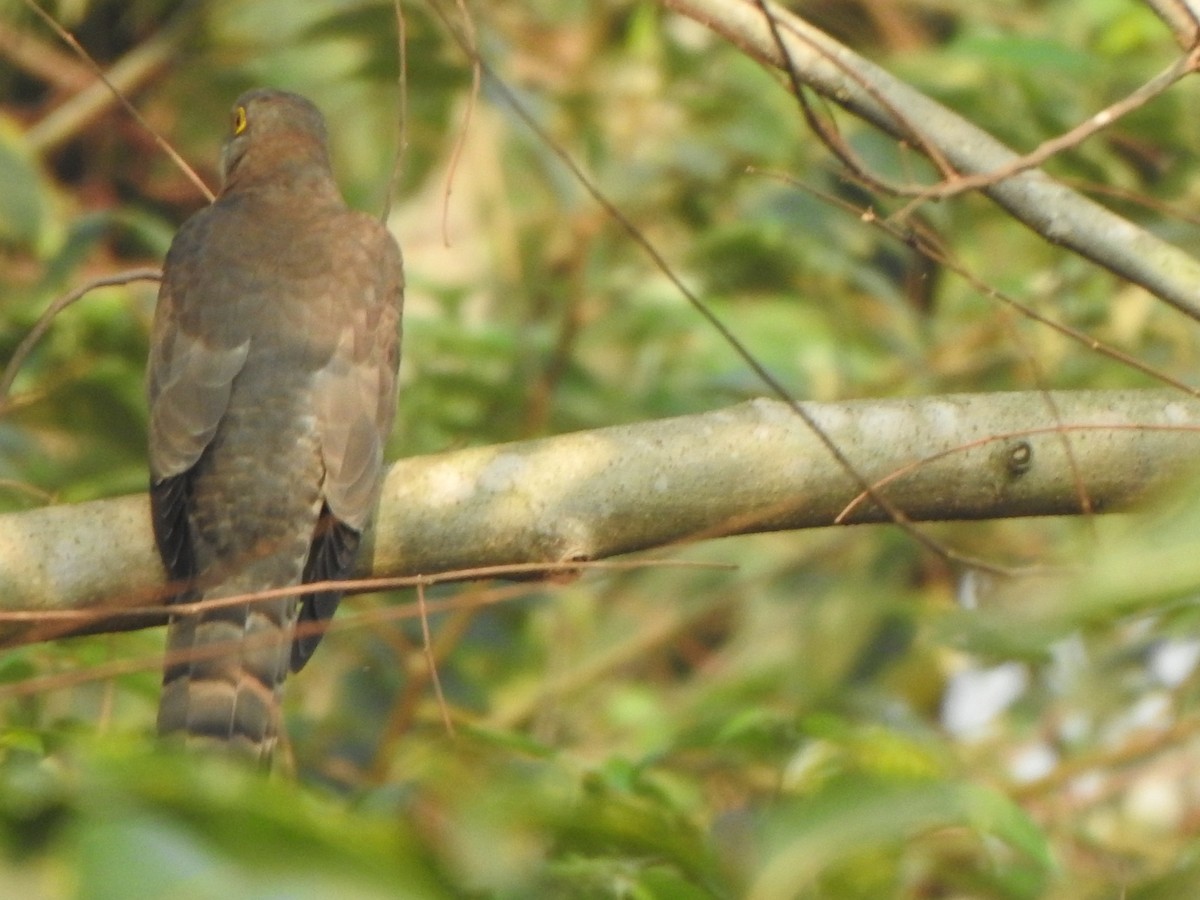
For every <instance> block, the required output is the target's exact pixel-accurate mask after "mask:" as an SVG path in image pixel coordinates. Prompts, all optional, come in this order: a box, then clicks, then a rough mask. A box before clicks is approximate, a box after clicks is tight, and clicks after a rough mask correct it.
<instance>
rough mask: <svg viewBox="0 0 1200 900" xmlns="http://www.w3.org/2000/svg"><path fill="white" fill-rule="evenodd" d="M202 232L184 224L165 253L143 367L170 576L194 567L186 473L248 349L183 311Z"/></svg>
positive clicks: (157, 505)
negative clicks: (208, 332)
mask: <svg viewBox="0 0 1200 900" xmlns="http://www.w3.org/2000/svg"><path fill="white" fill-rule="evenodd" d="M197 218H199V219H203V215H201V216H199V217H197ZM189 224H190V223H189ZM201 224H202V222H201ZM201 234H202V230H201V229H197V228H194V227H193V228H188V226H185V228H184V229H183V230H181V231H180V234H179V236H178V237H177V238H176V241H175V243H174V244H173V245H172V252H171V254H169V255H168V257H167V262H166V265H165V266H164V269H163V280H162V285H161V287H160V288H159V293H158V304H157V306H156V308H155V313H154V330H153V335H152V338H151V342H150V347H151V350H150V359H149V363H148V366H147V373H146V382H147V384H146V386H147V394H148V396H149V401H150V441H149V452H150V475H151V479H150V480H151V485H150V501H151V509H152V512H153V517H154V532H155V535H156V537H157V538H158V546H159V551H160V554H161V555H162V559H163V564H164V565H165V566H166V568H167V571H168V573H169V575H170V576H171V578H172V579H175V580H183V579H187V578H191V577H192V576H194V575H195V574H196V572H195V565H194V561H193V559H192V548H191V546H190V538H189V536H188V526H187V508H188V496H189V487H188V472H189V471H190V470H191V468H192V467H193V466H194V465H195V464H196V462H197V461H198V460H199V459H200V455H201V454H202V453H203V452H204V448H205V447H207V446H208V445H209V443H210V442H211V441H212V438H213V435H214V434H215V433H216V431H217V427H218V425H219V424H220V421H221V417H222V416H223V415H224V414H225V411H226V409H227V408H228V406H229V396H230V392H231V390H232V388H233V380H234V378H235V377H236V376H237V374H238V372H240V371H241V370H242V367H243V366H244V365H245V362H246V356H247V354H248V353H249V350H250V340H249V338H248V337H245V336H243V337H242V338H240V339H237V338H232V337H231V333H230V332H228V331H226V332H225V333H224V334H222V335H220V336H219V337H218V336H210V335H206V334H205V333H204V327H203V323H204V322H205V317H203V316H196V315H192V314H190V311H191V310H190V306H189V304H188V300H189V298H188V290H189V286H190V285H194V284H195V283H196V279H195V275H196V274H197V270H198V269H199V268H200V267H201V265H202V261H199V260H198V259H197V258H196V257H197V254H196V253H195V252H193V251H194V248H195V246H196V245H195V244H194V243H193V241H194V240H195V239H196V238H197V237H198V236H200V235H201ZM193 305H194V304H193Z"/></svg>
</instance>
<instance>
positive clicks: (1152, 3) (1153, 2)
mask: <svg viewBox="0 0 1200 900" xmlns="http://www.w3.org/2000/svg"><path fill="white" fill-rule="evenodd" d="M1145 3H1146V5H1147V6H1149V7H1150V8H1151V9H1152V10H1154V12H1155V14H1156V15H1157V16H1158V17H1159V18H1160V19H1162V20H1163V22H1165V23H1166V24H1167V27H1168V28H1170V29H1171V33H1172V34H1173V35H1174V36H1175V42H1176V43H1177V44H1179V46H1180V47H1182V48H1183V49H1184V50H1191V49H1192V48H1193V47H1195V46H1196V41H1197V40H1198V39H1200V14H1197V11H1196V8H1195V7H1194V6H1193V5H1192V3H1191V2H1189V0H1145Z"/></svg>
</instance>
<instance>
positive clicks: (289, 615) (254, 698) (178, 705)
mask: <svg viewBox="0 0 1200 900" xmlns="http://www.w3.org/2000/svg"><path fill="white" fill-rule="evenodd" d="M260 587H261V586H260ZM252 590H253V589H252V588H247V587H245V586H244V585H238V584H235V583H226V584H224V585H221V586H220V587H218V588H213V589H210V590H207V591H205V594H204V597H205V599H208V600H211V599H214V598H215V597H220V596H225V597H232V596H236V595H238V594H244V593H251V592H252ZM297 607H298V601H297V599H296V598H295V597H289V598H284V599H280V600H267V601H259V602H254V603H239V604H234V605H230V606H217V607H215V608H213V609H209V610H205V611H204V612H202V613H198V614H194V615H177V616H174V617H172V619H171V624H170V626H169V628H168V629H167V658H166V666H165V669H164V671H163V689H162V698H161V699H160V701H159V705H158V731H159V734H162V735H168V734H183V735H184V736H186V739H187V742H188V743H189V744H191V743H199V744H216V745H226V746H230V747H236V748H237V749H238V750H241V751H243V752H245V753H247V754H249V755H250V756H254V757H257V758H259V759H262V760H268V759H270V756H271V752H272V751H273V750H274V747H275V742H276V739H277V737H278V734H279V701H280V697H281V694H282V691H283V682H284V679H285V678H286V677H287V673H288V662H289V659H290V656H291V652H292V651H291V646H292V633H293V631H294V628H295V623H296V615H297V612H298V608H297Z"/></svg>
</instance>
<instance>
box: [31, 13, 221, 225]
mask: <svg viewBox="0 0 1200 900" xmlns="http://www.w3.org/2000/svg"><path fill="white" fill-rule="evenodd" d="M22 2H23V3H24V4H25V5H26V6H27V7H29V9H30V10H31V11H32V12H33V13H34V14H35V15H37V16H38V18H40V19H41V20H42V21H43V22H45V23H46V24H47V25H48V26H50V28H51V29H53V31H54V33H55V34H57V35H58V36H59V37H60V38H61V39H62V40H63V41H64V42H65V43H66V44H67V46H68V47H70V48H71V49H72V50H74V51H75V53H76V54H77V55H78V56H79V58H80V59H82V60H83V61H84V62H85V63H86V64H87V66H88V68H90V69H91V70H92V71H93V72H95V73H96V77H97V78H99V79H100V81H101V82H102V83H103V85H104V87H103V88H100V87H89V88H86V89H85V90H83V91H81V92H80V93H79V94H78V95H76V97H75V98H74V99H73V101H72V102H71V104H70V105H69V106H65V107H60V109H59V110H58V111H57V113H56V114H55V115H54V116H48V117H47V118H46V119H44V120H42V122H41V124H40V125H38V126H35V127H34V128H31V129H30V130H29V132H28V133H27V135H26V139H27V140H28V141H29V143H30V145H31V146H33V147H34V148H36V149H40V150H45V149H46V148H48V147H51V146H53V145H54V144H55V143H57V142H58V141H60V140H62V139H63V138H64V137H65V136H67V135H69V134H72V133H74V131H75V130H76V128H78V127H79V124H80V123H81V122H83V121H87V120H88V119H90V118H91V117H92V116H94V115H97V114H99V113H100V112H101V111H102V110H103V107H104V106H105V103H104V102H103V97H104V89H107V91H108V92H109V93H110V94H111V95H112V97H113V98H114V99H115V100H116V101H117V102H118V103H120V104H121V106H123V107H124V108H125V111H126V112H128V113H129V114H130V115H131V116H133V118H134V120H135V121H136V122H137V123H138V124H139V125H141V126H142V128H143V129H145V131H146V133H147V134H149V135H150V136H151V137H152V138H153V139H154V143H155V144H157V145H158V147H159V149H160V150H162V151H163V152H164V153H166V154H167V156H168V157H170V158H171V161H172V162H174V163H175V165H176V166H178V167H179V170H180V171H181V172H183V174H184V175H186V176H187V178H188V180H190V181H191V182H192V184H194V185H195V186H196V189H197V190H199V191H200V193H201V194H203V195H204V197H205V198H206V199H207V200H208V201H209V202H210V203H211V202H212V200H213V198H214V195H213V192H212V191H211V190H209V188H208V185H206V184H205V183H204V181H203V179H201V178H200V176H199V175H197V174H196V172H195V171H194V170H193V169H192V167H191V166H189V165H188V164H187V162H186V161H184V159H183V157H182V156H180V155H179V154H178V153H177V152H176V151H175V148H174V147H172V146H171V145H170V144H169V143H168V142H167V141H166V139H165V138H163V137H162V136H161V135H159V133H158V132H157V131H155V130H154V129H153V128H152V127H151V126H150V123H149V122H147V121H146V119H145V118H144V117H143V116H142V114H141V113H140V112H138V110H137V108H136V107H135V106H134V105H133V104H132V103H130V102H129V100H127V99H126V97H125V93H126V91H128V90H130V89H131V88H132V87H133V86H135V85H136V84H139V83H141V82H142V81H144V80H145V79H147V78H148V77H150V76H151V75H152V74H153V73H154V72H155V71H157V69H158V68H159V67H161V66H162V65H164V64H165V63H166V62H167V61H168V60H169V59H170V57H171V55H172V54H173V53H174V52H175V39H176V36H177V32H178V30H179V29H180V28H181V27H182V24H183V21H184V18H185V15H184V13H186V12H187V10H186V9H185V10H184V12H183V13H180V14H177V16H176V18H175V20H174V21H173V22H172V23H171V24H170V25H168V26H167V27H165V28H163V29H162V30H161V31H160V32H159V33H158V34H156V35H155V36H154V37H153V38H151V39H150V40H149V41H147V42H146V43H145V44H142V45H141V46H140V47H138V48H137V49H136V50H133V51H130V53H129V54H127V55H126V56H125V57H124V58H123V59H122V60H121V61H120V62H118V63H117V64H116V65H115V66H113V68H112V71H111V72H109V73H105V71H104V70H103V69H102V68H101V67H100V65H99V63H97V62H96V61H95V60H94V59H93V58H92V56H91V54H89V53H88V52H87V50H85V49H84V47H83V45H82V44H80V43H79V41H77V40H76V39H75V36H74V35H73V34H71V32H69V31H67V30H66V29H65V28H63V27H62V26H61V25H59V24H58V21H57V20H56V19H55V18H54V17H53V16H51V15H50V14H49V13H47V12H46V11H45V10H44V9H42V8H41V7H40V6H38V5H37V3H35V2H34V0H22Z"/></svg>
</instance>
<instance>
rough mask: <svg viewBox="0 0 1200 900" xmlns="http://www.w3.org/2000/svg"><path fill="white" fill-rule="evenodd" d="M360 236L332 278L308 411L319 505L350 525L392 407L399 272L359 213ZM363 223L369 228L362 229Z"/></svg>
mask: <svg viewBox="0 0 1200 900" xmlns="http://www.w3.org/2000/svg"><path fill="white" fill-rule="evenodd" d="M355 224H356V225H359V226H361V230H362V231H363V232H364V234H363V236H362V237H361V238H359V239H357V240H355V241H353V242H351V243H350V245H349V246H350V247H351V248H352V249H351V251H350V252H349V253H348V256H350V257H352V258H353V259H352V261H348V263H347V265H346V269H345V272H344V276H343V277H342V278H341V279H340V281H341V285H342V289H343V290H344V291H345V292H346V303H345V304H344V306H342V308H341V309H340V310H339V316H338V318H339V320H340V330H339V331H338V333H337V337H336V344H335V345H334V348H333V352H332V354H331V356H330V358H329V361H328V363H327V364H326V365H325V366H324V367H323V368H322V369H321V371H320V372H318V373H317V375H316V379H315V385H314V386H315V394H314V401H315V402H314V410H315V412H316V418H317V433H318V435H319V436H320V442H321V456H322V460H323V461H324V464H325V503H326V504H327V505H328V506H329V509H330V511H331V512H332V513H333V515H334V516H335V517H336V518H337V519H338V520H339V521H341V522H344V523H345V524H347V525H349V526H350V527H351V528H353V529H355V530H356V531H360V532H361V531H362V529H363V528H364V527H365V526H366V524H367V521H368V520H369V519H370V517H371V512H372V509H373V507H374V504H375V500H376V498H377V495H378V491H379V482H380V478H381V475H382V472H383V448H384V444H385V443H386V442H387V438H388V434H389V433H390V432H391V430H392V419H393V418H394V416H395V412H396V367H397V365H398V363H399V358H400V347H399V341H400V334H399V322H400V307H401V303H402V302H403V300H402V298H403V287H404V282H403V273H402V266H401V261H400V250H399V248H398V247H397V246H396V242H395V239H394V238H393V237H392V236H391V235H390V234H389V233H388V232H387V231H386V230H384V229H383V227H382V226H381V225H379V223H377V222H375V221H374V220H373V219H369V218H367V217H365V216H364V217H362V218H361V219H357V217H356V223H355ZM368 226H369V228H368Z"/></svg>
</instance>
